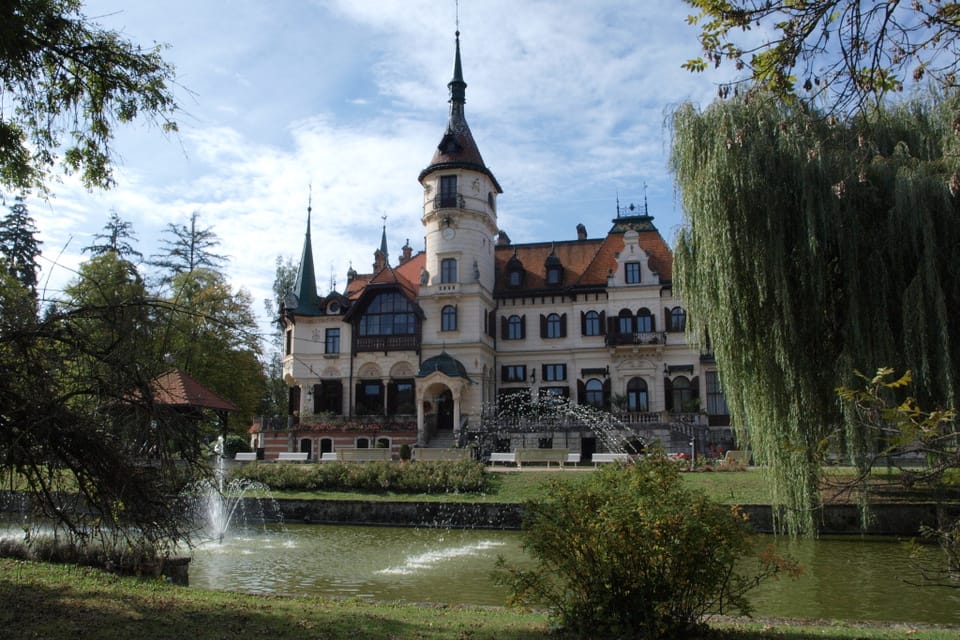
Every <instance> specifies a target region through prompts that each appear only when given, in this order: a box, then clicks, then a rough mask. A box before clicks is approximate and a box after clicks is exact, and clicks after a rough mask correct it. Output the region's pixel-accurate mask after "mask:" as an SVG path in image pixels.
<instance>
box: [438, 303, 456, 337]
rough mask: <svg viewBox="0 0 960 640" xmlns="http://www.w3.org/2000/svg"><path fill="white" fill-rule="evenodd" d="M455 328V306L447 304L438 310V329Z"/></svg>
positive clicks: (449, 329) (448, 329) (454, 329)
mask: <svg viewBox="0 0 960 640" xmlns="http://www.w3.org/2000/svg"><path fill="white" fill-rule="evenodd" d="M456 330H457V307H456V305H452V304H448V305H444V307H443V308H442V309H441V310H440V331H456Z"/></svg>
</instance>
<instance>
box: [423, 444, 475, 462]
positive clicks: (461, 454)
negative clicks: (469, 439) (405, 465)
mask: <svg viewBox="0 0 960 640" xmlns="http://www.w3.org/2000/svg"><path fill="white" fill-rule="evenodd" d="M472 453H473V451H472V450H470V449H454V448H448V449H441V448H439V447H414V448H413V459H414V460H469V459H470V455H471V454H472Z"/></svg>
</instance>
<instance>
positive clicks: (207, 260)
mask: <svg viewBox="0 0 960 640" xmlns="http://www.w3.org/2000/svg"><path fill="white" fill-rule="evenodd" d="M199 219H200V212H199V211H194V212H193V213H191V214H190V223H189V224H181V225H176V224H173V223H172V222H170V223H168V224H167V228H166V229H165V232H166V233H167V234H168V236H170V238H163V239H162V240H161V244H162V245H163V248H164V253H162V254H158V255H153V256H151V257H150V262H149V264H150V265H151V266H154V267H158V268H160V269H162V270H163V271H164V272H165V273H164V274H163V276H162V277H161V282H162V283H163V284H170V283H171V282H172V281H173V279H174V278H175V277H176V276H178V275H180V274H182V273H191V272H193V271H194V270H196V269H201V268H204V269H214V270H216V269H219V268H220V267H221V266H222V265H223V263H224V262H225V261H226V257H225V256H222V255H220V254H217V253H213V249H214V248H216V247H218V246H220V239H219V238H218V237H217V234H216V233H214V231H213V229H212V228H211V227H205V228H202V227H200V225H199Z"/></svg>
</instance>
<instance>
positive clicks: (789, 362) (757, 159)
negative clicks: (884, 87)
mask: <svg viewBox="0 0 960 640" xmlns="http://www.w3.org/2000/svg"><path fill="white" fill-rule="evenodd" d="M957 112H958V101H957V96H956V95H954V94H949V95H946V96H933V97H930V98H928V99H924V100H916V101H913V102H910V103H909V104H902V105H899V106H895V107H884V108H882V109H878V110H876V111H873V112H871V113H869V114H863V115H860V116H856V117H850V118H847V119H836V118H832V117H822V115H821V114H817V113H809V112H807V111H804V110H799V109H793V108H791V106H790V105H787V104H785V103H783V102H782V101H780V100H779V99H777V97H776V96H770V95H763V94H757V95H752V96H749V97H744V98H740V99H735V100H730V101H724V102H717V103H715V104H713V105H711V106H710V107H709V108H707V109H706V110H704V111H703V112H698V111H697V110H696V109H694V108H693V107H692V106H690V105H685V106H683V107H681V108H680V109H678V110H677V111H676V112H675V114H674V118H673V132H674V142H673V151H672V158H671V163H672V168H673V171H674V172H675V174H676V177H677V181H678V185H679V189H680V194H681V198H682V203H683V209H684V214H685V218H684V225H683V228H682V230H681V232H680V234H679V235H678V238H677V244H676V263H675V272H674V273H675V279H676V282H677V285H678V290H679V292H680V294H681V295H682V296H683V298H684V301H685V302H686V304H687V306H688V307H689V310H690V312H691V316H692V317H694V318H698V319H700V323H699V326H698V330H699V331H700V332H701V337H702V339H704V340H706V339H707V337H709V340H710V341H711V343H712V345H713V348H714V350H715V352H716V356H717V362H718V364H719V366H720V372H721V377H722V381H723V385H724V390H725V392H726V394H727V399H728V405H729V407H730V410H731V414H732V415H733V419H734V422H735V424H736V425H737V426H738V428H739V429H740V431H741V433H740V436H741V438H744V439H746V438H748V437H749V442H750V443H751V446H752V448H753V451H754V456H755V458H756V459H757V461H758V462H759V463H760V464H763V465H767V466H768V467H769V469H770V472H771V474H772V476H773V479H774V499H775V501H776V502H778V503H779V504H783V505H786V506H788V507H789V509H790V511H789V512H788V519H787V522H788V528H790V529H791V530H792V531H795V532H798V531H801V530H804V529H806V530H812V524H813V514H814V509H815V508H816V506H817V504H818V486H817V480H818V478H817V465H818V463H819V462H820V461H821V456H822V454H823V453H824V446H825V444H826V443H827V442H828V436H829V435H830V434H832V433H834V432H835V431H837V430H838V429H839V430H841V431H842V432H843V433H844V446H845V447H846V449H847V451H848V452H849V453H850V454H851V456H852V458H853V459H854V460H855V461H858V462H862V460H863V454H864V451H865V450H866V449H865V447H866V434H865V433H864V431H863V430H862V429H861V428H860V427H858V425H857V422H856V421H855V420H852V419H850V416H849V415H848V416H846V419H845V416H844V415H843V414H842V412H841V409H840V407H839V405H838V403H837V401H836V396H835V393H834V389H835V388H836V387H837V386H841V385H844V384H846V383H847V382H849V381H850V376H851V375H852V374H851V372H853V371H856V370H861V371H862V370H871V369H872V368H873V367H874V366H875V363H877V362H883V363H890V364H891V366H893V367H895V368H897V369H900V370H906V369H910V370H912V371H913V372H914V376H915V377H914V380H915V383H916V393H917V397H918V399H920V401H921V402H924V403H925V404H935V405H936V404H939V405H943V406H949V405H953V404H955V403H956V398H957V391H958V383H960V335H958V328H957V327H958V325H957V324H956V323H954V322H951V320H950V310H951V309H958V308H960V279H958V275H960V252H958V251H957V247H958V246H960V225H957V223H956V220H957V215H958V200H957V197H958V196H960V177H958V174H957V158H958V156H957V154H956V150H957V149H958V142H960V140H958V137H957V135H958V131H960V127H958V125H957V119H956V115H955V114H956V113H957ZM747 428H749V434H747V432H746V429H747Z"/></svg>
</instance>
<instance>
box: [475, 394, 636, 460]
mask: <svg viewBox="0 0 960 640" xmlns="http://www.w3.org/2000/svg"><path fill="white" fill-rule="evenodd" d="M483 414H484V415H483V418H482V419H481V421H480V423H479V424H478V425H475V426H473V425H468V426H467V428H466V429H465V430H464V432H463V433H462V438H463V442H462V443H461V444H462V445H466V444H473V445H475V446H477V448H478V449H479V450H480V453H481V456H482V457H486V456H488V455H489V454H490V453H491V452H493V451H500V450H501V449H499V448H498V447H499V446H501V445H500V441H502V440H505V439H506V438H510V440H511V447H512V448H522V447H527V446H530V445H527V444H526V440H527V438H526V436H527V435H530V436H536V437H537V438H538V439H540V438H549V439H550V440H551V445H550V446H548V447H547V448H550V447H551V446H552V447H559V448H568V447H567V443H568V441H569V438H570V437H571V436H578V437H579V436H581V435H582V434H583V433H584V432H586V433H589V434H591V435H592V436H593V437H594V438H595V439H596V441H597V443H598V444H599V447H598V449H597V452H598V453H599V452H601V451H603V452H606V453H627V454H631V455H632V454H638V453H641V452H642V451H643V449H644V447H645V446H646V442H645V440H644V438H643V437H642V436H640V435H639V434H638V433H637V432H636V430H635V429H633V428H631V427H630V426H629V425H626V424H624V423H623V422H622V421H621V420H619V419H618V418H617V417H616V416H615V415H613V414H612V413H610V412H607V411H602V410H599V409H596V408H594V407H591V406H589V405H579V404H576V403H572V402H570V401H569V400H568V399H567V398H561V397H557V396H542V397H531V396H529V395H527V394H515V395H510V396H505V397H503V398H500V399H499V400H498V401H497V403H496V405H495V406H492V407H489V408H488V409H487V410H485V411H484V412H483ZM518 436H519V437H520V438H522V439H523V444H522V445H520V446H519V447H517V446H516V445H515V443H514V442H513V440H514V439H516V438H517V437H518ZM559 437H562V438H563V440H564V442H558V441H557V439H558V438H559ZM537 444H539V442H538V443H537ZM534 446H536V444H535V445H534ZM574 450H579V443H577V446H576V447H575V448H574Z"/></svg>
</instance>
